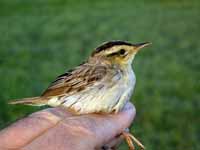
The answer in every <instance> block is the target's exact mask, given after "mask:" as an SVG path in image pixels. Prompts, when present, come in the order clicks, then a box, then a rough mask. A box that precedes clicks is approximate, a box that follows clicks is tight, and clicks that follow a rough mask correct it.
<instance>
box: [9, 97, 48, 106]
mask: <svg viewBox="0 0 200 150" xmlns="http://www.w3.org/2000/svg"><path fill="white" fill-rule="evenodd" d="M48 100H49V99H48V98H44V97H30V98H23V99H17V100H14V101H11V102H9V104H14V105H15V104H24V105H33V106H43V105H46V104H47V102H48Z"/></svg>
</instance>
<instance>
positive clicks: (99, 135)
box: [63, 103, 136, 146]
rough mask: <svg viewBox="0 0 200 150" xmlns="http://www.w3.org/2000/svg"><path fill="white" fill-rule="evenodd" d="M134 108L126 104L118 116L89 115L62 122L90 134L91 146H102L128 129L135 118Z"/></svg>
mask: <svg viewBox="0 0 200 150" xmlns="http://www.w3.org/2000/svg"><path fill="white" fill-rule="evenodd" d="M135 113H136V111H135V107H134V106H133V105H132V104H131V103H127V104H126V105H125V107H124V109H123V110H122V111H121V112H119V113H118V114H110V115H106V114H99V115H98V114H89V115H82V116H75V117H71V118H67V119H66V120H63V122H64V123H65V124H67V125H68V126H76V127H77V128H78V127H80V126H81V129H83V130H84V132H85V133H86V134H90V135H91V136H93V137H92V140H93V144H95V145H96V146H102V145H103V144H105V143H107V142H108V141H110V140H111V139H112V138H114V137H115V136H117V135H119V134H120V133H121V132H122V131H123V130H124V129H126V128H128V127H129V126H130V124H131V122H132V120H133V119H134V116H135Z"/></svg>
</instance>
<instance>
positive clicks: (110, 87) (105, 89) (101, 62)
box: [11, 41, 149, 148]
mask: <svg viewBox="0 0 200 150" xmlns="http://www.w3.org/2000/svg"><path fill="white" fill-rule="evenodd" d="M147 45H149V43H140V44H131V43H129V42H124V41H111V42H107V43H104V44H102V45H101V46H99V47H97V48H96V49H95V51H94V52H93V53H92V54H91V56H90V57H89V58H88V60H87V61H86V62H85V63H83V64H81V65H79V66H77V67H76V68H74V69H73V70H70V71H68V72H66V73H64V74H62V75H60V76H58V77H57V78H56V79H55V80H54V81H53V82H52V83H51V84H50V86H49V87H48V88H47V89H46V90H45V91H44V92H43V93H42V95H41V96H39V97H32V98H24V99H21V100H17V101H14V102H11V104H27V105H36V106H40V105H49V106H52V107H57V106H63V107H64V108H66V109H68V110H73V112H75V113H76V114H88V113H98V112H104V113H112V112H115V113H117V112H119V111H120V110H121V109H122V108H123V106H124V105H125V104H126V102H127V101H128V100H129V99H130V97H131V94H132V92H133V90H134V86H135V74H134V72H133V70H132V67H131V63H132V60H133V59H134V56H135V55H136V53H137V52H138V51H139V49H141V48H143V47H145V46H147ZM123 135H124V136H125V138H126V140H127V141H128V143H129V144H130V145H129V146H130V147H131V144H132V142H131V139H132V140H134V141H135V142H136V143H137V144H138V145H139V146H140V147H141V148H144V147H143V146H142V145H141V143H139V142H138V141H137V140H136V139H135V138H134V137H133V136H132V135H130V134H128V133H124V134H123Z"/></svg>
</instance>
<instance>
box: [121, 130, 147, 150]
mask: <svg viewBox="0 0 200 150" xmlns="http://www.w3.org/2000/svg"><path fill="white" fill-rule="evenodd" d="M122 135H123V136H124V138H125V140H126V142H127V144H128V146H129V150H135V146H134V144H133V142H134V143H136V144H137V145H138V146H139V147H140V148H141V150H144V149H145V147H144V145H142V143H141V142H140V141H139V140H138V139H136V138H135V137H134V136H133V135H132V134H131V133H129V131H123V132H122Z"/></svg>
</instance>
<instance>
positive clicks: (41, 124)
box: [0, 108, 71, 148]
mask: <svg viewBox="0 0 200 150" xmlns="http://www.w3.org/2000/svg"><path fill="white" fill-rule="evenodd" d="M69 116H71V114H70V113H68V112H66V111H65V110H63V109H60V108H49V109H45V110H43V111H39V112H36V113H33V114H31V115H30V116H28V117H27V118H24V119H22V120H19V121H17V122H16V123H14V124H12V125H11V126H9V127H8V128H6V129H4V130H2V131H1V132H0V139H1V140H0V145H3V146H4V147H6V148H20V147H22V146H24V145H26V144H27V143H29V142H30V141H32V140H33V139H35V138H36V137H38V136H40V135H41V134H43V133H44V132H46V131H47V130H48V129H50V128H52V127H54V126H55V125H56V124H57V123H58V122H60V121H61V120H63V119H64V118H66V117H69ZM11 141H12V142H11Z"/></svg>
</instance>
